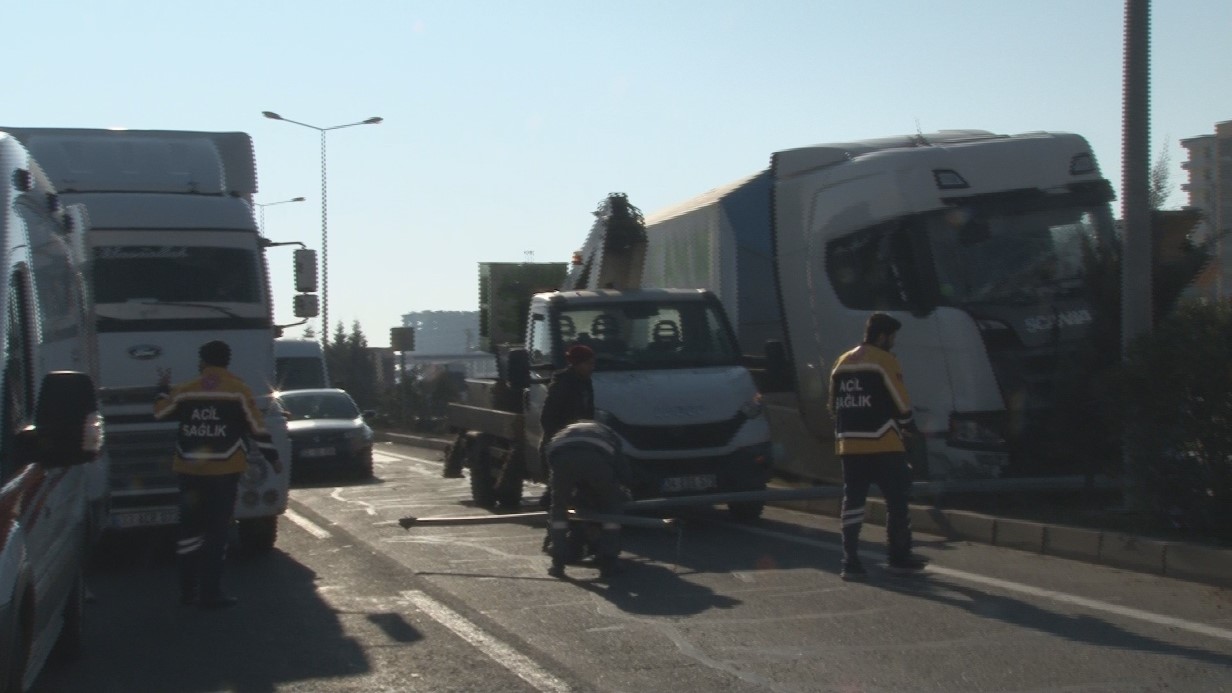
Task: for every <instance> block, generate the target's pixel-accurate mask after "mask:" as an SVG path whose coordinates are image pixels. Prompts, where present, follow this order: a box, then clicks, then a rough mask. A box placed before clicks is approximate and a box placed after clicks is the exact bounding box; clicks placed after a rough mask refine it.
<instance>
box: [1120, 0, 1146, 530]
mask: <svg viewBox="0 0 1232 693" xmlns="http://www.w3.org/2000/svg"><path fill="white" fill-rule="evenodd" d="M1124 59H1125V68H1124V84H1123V88H1124V96H1123V98H1124V102H1123V114H1122V117H1123V118H1124V121H1123V124H1122V125H1123V129H1122V133H1121V134H1122V141H1121V155H1122V156H1121V167H1122V169H1121V219H1122V223H1123V225H1124V237H1123V239H1122V245H1121V247H1122V253H1121V358H1122V359H1125V358H1127V357H1128V355H1129V347H1130V345H1131V344H1133V343H1134V342H1135V341H1136V340H1137V339H1138V338H1139V337H1142V336H1145V335H1148V334H1150V332H1151V322H1152V318H1153V316H1152V315H1151V204H1150V195H1151V182H1150V129H1151V113H1150V106H1151V96H1150V94H1151V85H1150V65H1151V3H1150V0H1126V1H1125V56H1124ZM1122 441H1124V443H1125V444H1124V446H1123V447H1124V451H1123V453H1122V464H1123V469H1122V471H1123V477H1122V478H1123V499H1122V503H1123V505H1124V507H1125V509H1126V510H1134V509H1137V508H1139V507H1141V502H1142V498H1141V496H1142V493H1143V488H1142V483H1143V481H1142V478H1141V470H1140V460H1137V459H1136V455H1137V454H1138V453H1137V451H1136V450H1135V448H1134V446H1133V445H1130V444H1129V443H1128V436H1124V435H1123V436H1122Z"/></svg>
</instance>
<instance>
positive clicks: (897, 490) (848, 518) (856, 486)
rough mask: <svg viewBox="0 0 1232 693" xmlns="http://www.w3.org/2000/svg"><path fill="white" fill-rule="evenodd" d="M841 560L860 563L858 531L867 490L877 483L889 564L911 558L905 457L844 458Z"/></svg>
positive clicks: (891, 454) (885, 454)
mask: <svg viewBox="0 0 1232 693" xmlns="http://www.w3.org/2000/svg"><path fill="white" fill-rule="evenodd" d="M842 460H843V515H842V518H843V560H844V561H845V562H847V563H859V562H860V555H859V547H860V528H861V527H862V526H863V524H864V504H865V502H866V501H867V500H868V489H869V487H870V486H871V485H872V484H877V487H878V488H880V489H881V495H882V496H883V497H885V503H886V535H887V536H886V538H887V541H888V542H889V545H890V546H889V553H890V563H897V562H899V561H904V560H906V559H907V557H908V556H910V555H911V515H910V514H909V512H908V510H907V498H908V495H909V494H910V491H911V468H910V467H909V466H908V465H907V454H906V453H903V452H883V453H877V454H871V455H843V456H842Z"/></svg>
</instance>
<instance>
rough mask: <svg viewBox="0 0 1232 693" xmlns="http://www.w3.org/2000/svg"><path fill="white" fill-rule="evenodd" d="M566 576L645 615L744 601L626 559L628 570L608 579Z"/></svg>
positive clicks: (693, 612)
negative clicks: (599, 579)
mask: <svg viewBox="0 0 1232 693" xmlns="http://www.w3.org/2000/svg"><path fill="white" fill-rule="evenodd" d="M565 580H566V581H568V582H572V583H573V584H575V585H577V586H578V587H581V588H582V589H584V590H586V591H587V592H590V593H592V594H595V595H598V596H600V597H602V598H604V599H606V600H607V601H608V602H610V603H611V604H612V606H614V607H616V608H617V609H620V610H621V611H623V612H625V613H629V614H638V615H641V616H693V615H696V614H700V613H704V612H706V611H709V610H711V609H732V608H735V607H737V606H740V604H742V603H743V602H741V601H740V600H739V599H735V598H733V597H728V596H726V595H723V594H719V593H717V592H715V591H714V590H712V589H710V588H709V587H706V586H705V585H699V584H697V583H693V582H689V581H688V580H685V579H683V578H682V577H681V576H680V575H679V574H678V573H677V572H675V571H674V570H672V569H671V568H667V567H665V566H662V565H656V564H653V563H644V562H634V561H628V560H626V561H625V571H624V572H623V573H621V574H620V575H617V576H615V577H613V578H611V579H610V580H607V581H598V580H587V579H578V578H575V577H572V576H568V575H567V576H566V577H565Z"/></svg>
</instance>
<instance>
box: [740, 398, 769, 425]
mask: <svg viewBox="0 0 1232 693" xmlns="http://www.w3.org/2000/svg"><path fill="white" fill-rule="evenodd" d="M764 409H765V407H764V406H763V405H762V403H761V393H760V392H758V393H756V394H754V395H753V399H751V400H749V401H747V402H745V403H744V404H742V405H740V413H741V414H744V416H745V418H748V419H756V418H757V417H759V416H761V413H762V411H763V410H764Z"/></svg>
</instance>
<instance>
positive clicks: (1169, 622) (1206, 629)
mask: <svg viewBox="0 0 1232 693" xmlns="http://www.w3.org/2000/svg"><path fill="white" fill-rule="evenodd" d="M723 524H724V525H726V526H728V527H731V528H733V529H739V530H741V531H744V532H749V533H751V534H760V535H762V536H767V537H774V538H776V539H782V540H784V541H791V542H795V543H797V544H804V545H806V546H813V547H816V548H821V549H826V550H828V551H834V550H838V551H842V547H841V546H840V545H837V544H834V543H833V542H824V541H818V540H816V539H806V538H804V537H796V536H792V535H790V534H783V533H780V532H775V531H773V530H769V529H761V528H759V527H746V526H744V525H739V524H734V523H723ZM926 572H927V573H936V574H938V575H946V576H949V577H952V578H955V579H958V580H965V581H967V582H974V583H977V584H981V585H987V586H989V587H994V588H997V589H1000V590H1005V591H1008V592H1018V593H1020V594H1029V595H1031V596H1033V597H1039V598H1041V599H1050V600H1052V601H1056V602H1061V603H1063V604H1070V605H1073V606H1080V607H1082V608H1085V609H1092V610H1094V611H1103V612H1106V613H1110V614H1116V615H1117V616H1123V617H1125V618H1131V619H1135V620H1138V621H1145V622H1147V623H1153V624H1155V625H1158V626H1167V627H1169V628H1179V629H1181V630H1187V631H1189V632H1191V633H1198V634H1200V635H1207V636H1210V637H1212V638H1220V639H1222V640H1232V630H1228V629H1226V628H1218V627H1216V626H1209V625H1207V624H1205V623H1197V622H1195V621H1186V620H1184V619H1180V618H1175V617H1172V616H1165V615H1163V614H1156V613H1152V612H1150V611H1143V610H1142V609H1135V608H1133V607H1128V606H1121V605H1119V604H1111V603H1109V602H1101V601H1099V600H1098V599H1088V598H1086V597H1080V596H1078V595H1076V594H1069V593H1067V592H1058V591H1056V590H1049V589H1044V588H1042V587H1035V586H1032V585H1024V584H1022V583H1020V582H1012V581H1010V580H1002V579H1000V578H994V577H988V576H986V575H979V574H976V573H968V572H967V571H965V570H955V569H953V568H944V567H941V566H937V565H932V564H930V565H929V566H928V569H927V571H926Z"/></svg>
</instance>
